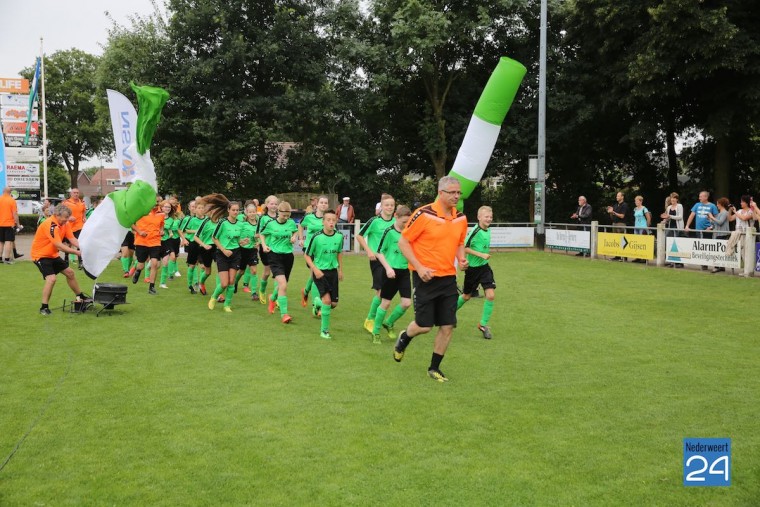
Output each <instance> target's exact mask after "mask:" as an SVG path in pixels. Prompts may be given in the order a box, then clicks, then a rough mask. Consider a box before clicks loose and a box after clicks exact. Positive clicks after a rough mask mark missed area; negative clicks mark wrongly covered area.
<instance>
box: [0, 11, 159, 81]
mask: <svg viewBox="0 0 760 507" xmlns="http://www.w3.org/2000/svg"><path fill="white" fill-rule="evenodd" d="M158 3H159V5H162V1H161V0H159V2H158ZM106 11H108V12H109V13H110V14H111V17H112V18H113V19H114V20H115V21H116V22H117V23H119V24H122V25H126V26H130V23H129V16H130V15H132V14H142V15H148V14H151V13H152V12H153V6H152V4H151V2H150V0H33V1H32V2H30V3H26V2H19V1H17V0H0V20H2V23H1V24H2V30H0V77H11V78H12V77H19V71H20V70H22V69H23V68H25V67H31V66H32V65H34V61H35V58H36V57H37V56H39V54H40V37H42V38H43V39H44V40H43V45H44V51H45V54H47V55H50V54H52V53H54V52H56V51H59V50H63V49H71V48H77V49H81V50H82V51H85V52H87V53H91V54H95V55H101V54H102V53H103V49H102V48H101V47H100V45H101V44H105V43H106V41H107V39H108V29H109V28H110V27H111V25H112V24H111V21H110V20H109V19H108V17H106V14H105V12H106Z"/></svg>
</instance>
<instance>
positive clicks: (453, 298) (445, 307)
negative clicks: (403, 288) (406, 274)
mask: <svg viewBox="0 0 760 507" xmlns="http://www.w3.org/2000/svg"><path fill="white" fill-rule="evenodd" d="M412 282H413V284H414V321H415V322H416V323H417V325H418V326H421V327H433V326H455V325H456V323H457V299H459V291H458V290H457V277H456V276H454V275H450V276H441V277H433V279H432V280H430V281H429V282H423V281H422V279H421V278H420V275H418V274H417V272H416V271H415V272H413V273H412Z"/></svg>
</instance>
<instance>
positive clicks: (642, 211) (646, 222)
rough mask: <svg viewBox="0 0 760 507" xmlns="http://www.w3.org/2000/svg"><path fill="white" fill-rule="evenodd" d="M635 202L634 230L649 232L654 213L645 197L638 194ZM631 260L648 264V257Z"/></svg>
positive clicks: (634, 199) (643, 232)
mask: <svg viewBox="0 0 760 507" xmlns="http://www.w3.org/2000/svg"><path fill="white" fill-rule="evenodd" d="M633 202H634V204H635V206H634V208H633V221H634V222H633V226H634V229H633V232H634V234H640V235H642V234H643V235H646V234H649V231H648V230H647V227H649V226H650V225H651V224H652V213H651V212H650V211H649V210H648V209H647V207H646V206H644V197H642V196H640V195H637V196H636V197H634V198H633ZM631 262H637V263H640V264H646V263H647V261H646V259H633V261H631Z"/></svg>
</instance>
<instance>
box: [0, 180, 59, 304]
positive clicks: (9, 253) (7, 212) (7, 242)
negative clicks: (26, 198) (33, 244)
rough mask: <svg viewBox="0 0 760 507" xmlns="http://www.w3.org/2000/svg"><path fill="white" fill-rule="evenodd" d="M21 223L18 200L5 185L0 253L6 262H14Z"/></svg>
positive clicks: (1, 198) (0, 213)
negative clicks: (18, 228) (17, 234)
mask: <svg viewBox="0 0 760 507" xmlns="http://www.w3.org/2000/svg"><path fill="white" fill-rule="evenodd" d="M19 225H20V223H19V219H18V206H17V204H16V200H15V199H14V198H13V196H11V187H5V188H4V189H3V194H2V195H1V196H0V253H2V256H3V263H5V264H13V259H14V257H13V247H14V242H15V241H16V227H18V226H19ZM51 290H52V289H51Z"/></svg>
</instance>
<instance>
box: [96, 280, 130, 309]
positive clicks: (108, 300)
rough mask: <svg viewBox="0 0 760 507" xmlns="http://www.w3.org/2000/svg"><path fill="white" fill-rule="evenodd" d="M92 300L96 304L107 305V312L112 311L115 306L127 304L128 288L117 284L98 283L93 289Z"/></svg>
mask: <svg viewBox="0 0 760 507" xmlns="http://www.w3.org/2000/svg"><path fill="white" fill-rule="evenodd" d="M92 299H93V301H95V302H96V303H99V304H101V305H105V309H106V310H111V309H112V308H113V306H114V305H122V304H125V303H126V302H127V286H126V285H119V284H116V283H96V284H95V287H94V288H93V289H92Z"/></svg>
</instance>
